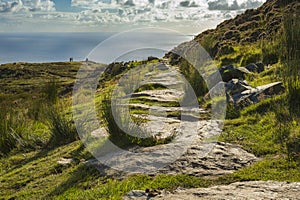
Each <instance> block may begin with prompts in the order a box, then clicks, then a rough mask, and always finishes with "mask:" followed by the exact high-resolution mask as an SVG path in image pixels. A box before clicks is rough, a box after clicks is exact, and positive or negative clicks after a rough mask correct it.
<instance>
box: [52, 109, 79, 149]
mask: <svg viewBox="0 0 300 200" xmlns="http://www.w3.org/2000/svg"><path fill="white" fill-rule="evenodd" d="M46 115H47V116H48V118H47V124H48V127H49V130H50V134H51V137H50V140H49V142H48V147H56V146H60V145H63V144H68V143H70V142H73V141H75V140H77V139H78V134H77V130H76V128H75V125H74V123H73V121H72V120H71V119H70V118H69V117H68V116H67V115H66V113H65V112H64V110H63V106H62V105H59V104H58V105H55V106H51V107H48V108H47V110H46Z"/></svg>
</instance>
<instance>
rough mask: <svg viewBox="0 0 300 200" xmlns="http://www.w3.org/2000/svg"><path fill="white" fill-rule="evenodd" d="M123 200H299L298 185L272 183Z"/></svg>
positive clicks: (135, 193) (142, 194)
mask: <svg viewBox="0 0 300 200" xmlns="http://www.w3.org/2000/svg"><path fill="white" fill-rule="evenodd" d="M123 199H124V200H130V199H136V200H146V199H153V200H156V199H160V200H169V199H181V200H197V199H209V200H217V199H218V200H219V199H226V200H234V199H243V200H246V199H248V200H261V199H266V200H270V199H273V200H275V199H276V200H286V199H291V200H296V199H300V183H285V182H273V181H250V182H237V183H232V184H230V185H221V186H214V187H210V188H195V189H183V188H182V189H181V188H179V189H177V190H175V191H173V192H166V191H155V193H154V192H147V193H146V192H145V191H131V192H130V193H128V194H127V195H126V196H125V197H124V198H123Z"/></svg>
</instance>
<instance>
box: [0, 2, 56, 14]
mask: <svg viewBox="0 0 300 200" xmlns="http://www.w3.org/2000/svg"><path fill="white" fill-rule="evenodd" d="M34 11H42V12H49V11H55V7H54V3H53V2H52V1H50V0H0V12H2V13H3V12H6V13H7V12H34Z"/></svg>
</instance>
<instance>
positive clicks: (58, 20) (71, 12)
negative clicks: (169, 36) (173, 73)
mask: <svg viewBox="0 0 300 200" xmlns="http://www.w3.org/2000/svg"><path fill="white" fill-rule="evenodd" d="M263 2H265V0H0V27H1V29H0V32H119V31H123V30H128V29H131V28H140V27H160V28H169V29H172V30H176V31H181V32H185V33H188V34H193V33H197V32H199V30H204V29H206V28H212V27H214V26H215V25H217V24H218V23H220V22H221V21H223V20H225V19H229V18H232V17H234V16H236V15H237V14H239V13H242V12H244V11H245V9H247V8H255V7H258V6H260V5H261V4H262V3H263Z"/></svg>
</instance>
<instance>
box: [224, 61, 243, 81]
mask: <svg viewBox="0 0 300 200" xmlns="http://www.w3.org/2000/svg"><path fill="white" fill-rule="evenodd" d="M219 73H220V74H221V76H222V79H223V81H224V82H228V81H230V80H231V79H244V78H245V74H246V73H248V72H247V71H245V69H242V68H236V67H234V66H233V65H227V66H223V67H221V68H220V69H219Z"/></svg>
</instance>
